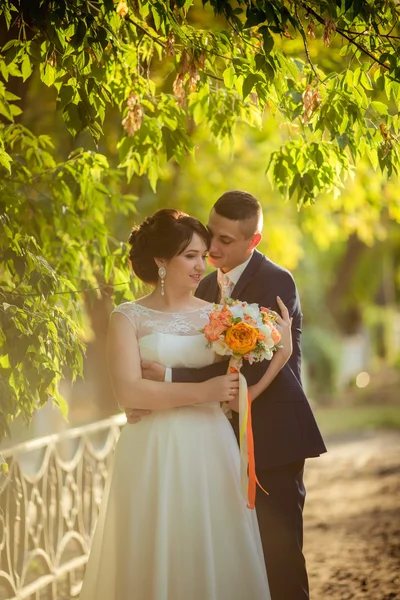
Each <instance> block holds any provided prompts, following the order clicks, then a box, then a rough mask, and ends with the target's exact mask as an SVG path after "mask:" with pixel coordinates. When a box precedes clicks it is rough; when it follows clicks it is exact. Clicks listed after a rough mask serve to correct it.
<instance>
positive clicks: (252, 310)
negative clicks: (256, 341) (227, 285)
mask: <svg viewBox="0 0 400 600" xmlns="http://www.w3.org/2000/svg"><path fill="white" fill-rule="evenodd" d="M244 314H245V315H249V317H251V318H252V319H254V320H255V321H258V319H259V318H260V308H259V306H258V304H255V303H253V304H248V305H247V306H245V307H244Z"/></svg>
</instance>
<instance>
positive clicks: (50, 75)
mask: <svg viewBox="0 0 400 600" xmlns="http://www.w3.org/2000/svg"><path fill="white" fill-rule="evenodd" d="M40 71H41V80H42V81H43V83H44V84H45V85H47V86H48V87H50V86H52V85H53V83H54V81H55V79H56V74H57V71H56V69H55V68H54V67H53V66H52V65H51V64H50V63H46V64H45V65H40Z"/></svg>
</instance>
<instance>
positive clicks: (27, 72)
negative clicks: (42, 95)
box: [21, 54, 32, 81]
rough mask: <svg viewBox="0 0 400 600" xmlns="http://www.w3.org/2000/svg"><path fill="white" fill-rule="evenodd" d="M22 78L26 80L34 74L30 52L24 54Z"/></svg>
mask: <svg viewBox="0 0 400 600" xmlns="http://www.w3.org/2000/svg"><path fill="white" fill-rule="evenodd" d="M21 73H22V80H23V81H26V80H27V79H28V77H30V76H31V74H32V65H31V61H30V58H29V55H28V54H25V55H24V58H23V59H22V63H21Z"/></svg>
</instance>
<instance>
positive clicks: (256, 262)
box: [217, 250, 264, 300]
mask: <svg viewBox="0 0 400 600" xmlns="http://www.w3.org/2000/svg"><path fill="white" fill-rule="evenodd" d="M263 259H264V255H263V254H261V252H259V251H258V250H254V253H253V256H252V257H251V260H250V262H249V264H248V265H247V267H246V268H245V270H244V271H243V273H242V275H241V276H240V278H239V281H238V282H237V284H236V285H235V287H234V288H233V291H232V294H231V297H232V298H233V299H234V300H240V295H241V294H242V293H243V290H244V289H245V287H246V286H247V284H248V283H250V282H251V281H252V279H253V277H254V275H255V274H256V273H257V271H258V269H259V266H260V264H261V263H262V261H263ZM217 287H218V286H217Z"/></svg>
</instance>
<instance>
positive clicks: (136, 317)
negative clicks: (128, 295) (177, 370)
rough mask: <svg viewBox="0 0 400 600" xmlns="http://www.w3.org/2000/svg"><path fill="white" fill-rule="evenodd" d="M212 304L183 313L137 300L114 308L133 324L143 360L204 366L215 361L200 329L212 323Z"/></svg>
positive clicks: (174, 364) (177, 365)
mask: <svg viewBox="0 0 400 600" xmlns="http://www.w3.org/2000/svg"><path fill="white" fill-rule="evenodd" d="M212 309H213V305H212V304H206V305H205V306H204V307H201V308H198V309H196V310H191V311H188V312H181V313H166V312H161V311H157V310H153V309H151V308H147V307H146V306H142V305H141V304H137V303H136V302H124V303H123V304H120V305H119V306H117V307H116V308H115V309H114V312H118V313H121V314H123V315H124V316H125V317H126V318H127V319H128V320H129V321H130V323H131V324H132V325H133V327H134V328H135V331H136V336H137V338H138V341H139V347H140V354H141V357H142V359H143V360H151V361H155V362H159V363H161V364H163V365H165V366H166V367H196V368H198V367H203V366H205V365H208V364H210V363H212V362H213V361H214V358H215V355H214V353H213V351H212V350H210V349H209V348H208V347H207V342H206V339H205V337H204V335H203V334H202V333H200V329H202V328H203V327H204V326H205V325H206V324H207V322H208V316H209V314H210V312H211V311H212Z"/></svg>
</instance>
